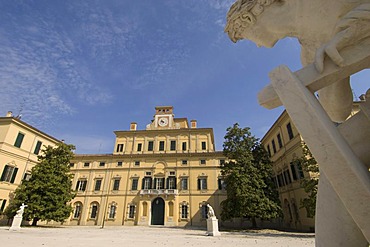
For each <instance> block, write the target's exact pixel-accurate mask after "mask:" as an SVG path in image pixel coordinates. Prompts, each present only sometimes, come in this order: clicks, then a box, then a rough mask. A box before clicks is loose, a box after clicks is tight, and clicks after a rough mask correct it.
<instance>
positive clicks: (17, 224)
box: [9, 203, 27, 231]
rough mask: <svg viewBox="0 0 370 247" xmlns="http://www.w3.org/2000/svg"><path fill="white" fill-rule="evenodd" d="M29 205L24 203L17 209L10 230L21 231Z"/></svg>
mask: <svg viewBox="0 0 370 247" xmlns="http://www.w3.org/2000/svg"><path fill="white" fill-rule="evenodd" d="M26 207H27V205H25V204H24V203H22V205H21V206H20V207H19V209H18V210H17V213H16V215H15V216H14V218H13V222H12V226H11V227H10V228H9V230H10V231H20V230H21V224H22V220H23V213H24V209H25V208H26Z"/></svg>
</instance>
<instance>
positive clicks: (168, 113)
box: [154, 106, 174, 129]
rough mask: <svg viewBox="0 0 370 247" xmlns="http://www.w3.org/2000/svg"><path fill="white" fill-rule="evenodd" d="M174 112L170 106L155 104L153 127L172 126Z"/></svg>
mask: <svg viewBox="0 0 370 247" xmlns="http://www.w3.org/2000/svg"><path fill="white" fill-rule="evenodd" d="M173 118H174V114H173V107H172V106H157V107H156V108H155V115H154V126H155V128H158V129H162V128H166V129H167V128H173V125H174V121H173Z"/></svg>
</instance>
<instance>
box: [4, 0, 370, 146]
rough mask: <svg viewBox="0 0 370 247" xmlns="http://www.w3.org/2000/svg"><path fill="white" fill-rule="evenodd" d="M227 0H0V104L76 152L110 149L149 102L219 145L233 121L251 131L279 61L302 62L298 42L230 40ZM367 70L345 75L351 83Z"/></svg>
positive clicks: (365, 80) (361, 86)
mask: <svg viewBox="0 0 370 247" xmlns="http://www.w3.org/2000/svg"><path fill="white" fill-rule="evenodd" d="M232 2H233V0H155V1H153V0H135V1H132V0H89V1H82V0H64V1H50V0H37V1H36V0H34V1H33V0H27V1H26V0H2V1H1V2H0V23H1V25H0V88H1V92H2V97H0V114H2V115H4V116H5V114H6V112H7V111H9V110H10V111H13V113H14V114H15V115H17V114H19V113H20V112H21V114H22V120H24V121H26V122H27V123H29V124H31V125H33V126H35V127H36V128H39V129H40V130H42V131H44V132H47V133H49V134H50V135H52V136H54V137H56V138H58V139H64V140H66V142H67V143H72V144H74V145H76V147H77V151H76V152H77V153H111V152H112V151H113V145H114V138H115V136H114V133H113V131H114V130H128V129H129V124H130V122H137V123H138V128H139V129H144V128H145V126H146V125H147V124H148V123H150V121H151V119H152V117H153V115H154V107H155V106H159V105H172V106H174V112H175V117H187V118H188V119H189V120H191V119H196V120H197V121H198V127H200V128H202V127H207V128H208V127H212V128H213V129H214V133H215V140H216V148H217V150H222V142H223V136H224V135H225V132H226V128H227V127H229V126H232V125H233V124H234V123H236V122H238V123H239V124H240V126H242V127H246V126H248V127H250V128H251V131H252V133H253V134H254V135H256V136H257V137H259V138H262V137H263V135H264V134H265V132H266V131H267V130H268V129H269V127H270V126H271V125H272V124H273V123H274V121H275V120H276V118H277V117H278V116H279V114H280V113H281V112H282V110H283V109H282V108H281V107H280V108H278V109H275V110H267V109H264V108H262V107H261V106H259V105H258V103H257V93H258V92H259V91H260V90H261V89H262V88H263V87H264V86H265V85H267V84H268V83H269V78H268V72H269V71H271V70H272V69H273V68H275V67H277V66H278V65H280V64H285V65H288V66H289V68H290V69H291V70H293V71H294V70H297V69H299V68H300V67H301V64H300V60H299V52H300V48H299V44H298V43H297V41H296V40H294V39H290V38H288V39H285V40H283V41H280V42H279V43H278V44H277V45H276V46H275V47H274V48H273V49H265V48H257V47H256V46H255V44H253V43H252V42H250V41H245V40H244V41H241V42H238V43H237V44H234V43H232V42H231V41H230V40H229V39H228V37H227V35H226V34H225V33H224V32H223V29H224V26H225V22H226V20H225V19H226V13H227V11H228V9H229V7H230V5H231V4H232ZM369 77H370V72H369V71H368V70H367V71H365V72H362V73H360V74H359V75H356V76H355V77H354V82H353V83H352V85H353V89H354V94H355V95H356V96H359V95H361V94H363V93H365V91H366V89H367V88H369V87H370V86H369Z"/></svg>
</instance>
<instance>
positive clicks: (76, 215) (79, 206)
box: [73, 203, 82, 219]
mask: <svg viewBox="0 0 370 247" xmlns="http://www.w3.org/2000/svg"><path fill="white" fill-rule="evenodd" d="M81 211H82V204H81V203H76V204H75V211H74V213H73V218H74V219H78V218H80V216H81Z"/></svg>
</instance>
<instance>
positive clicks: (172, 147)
mask: <svg viewBox="0 0 370 247" xmlns="http://www.w3.org/2000/svg"><path fill="white" fill-rule="evenodd" d="M170 150H171V151H175V150H176V141H171V147H170Z"/></svg>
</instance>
